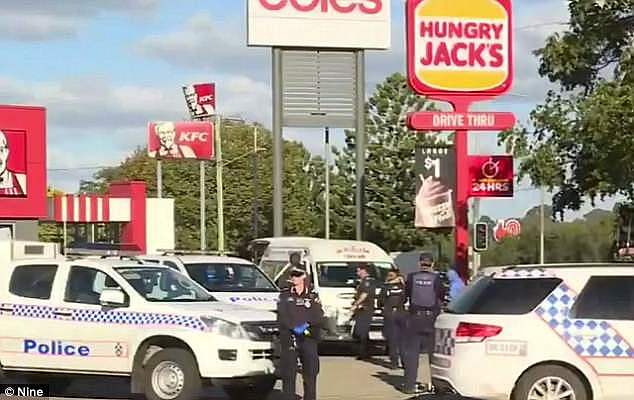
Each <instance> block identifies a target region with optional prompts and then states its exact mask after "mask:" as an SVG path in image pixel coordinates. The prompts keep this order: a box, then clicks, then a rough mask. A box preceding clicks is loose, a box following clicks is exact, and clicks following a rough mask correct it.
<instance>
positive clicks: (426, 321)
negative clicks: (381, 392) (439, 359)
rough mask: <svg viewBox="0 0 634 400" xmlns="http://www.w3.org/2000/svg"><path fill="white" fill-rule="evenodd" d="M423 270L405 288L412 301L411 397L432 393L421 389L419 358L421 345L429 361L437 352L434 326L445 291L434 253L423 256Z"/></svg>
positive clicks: (408, 359)
mask: <svg viewBox="0 0 634 400" xmlns="http://www.w3.org/2000/svg"><path fill="white" fill-rule="evenodd" d="M419 266H420V271H418V272H414V273H411V274H409V276H408V277H407V283H406V285H405V296H406V298H407V300H408V302H409V313H408V314H409V315H408V317H407V326H406V333H405V336H406V337H405V360H404V361H405V386H404V388H403V389H404V391H405V393H407V394H416V393H420V392H422V391H426V390H427V391H430V390H431V382H426V386H427V388H425V389H426V390H425V389H422V388H420V387H419V386H417V382H416V378H417V376H418V366H419V355H420V353H421V346H422V347H423V348H424V352H425V353H427V354H428V356H429V361H431V355H432V354H433V352H434V334H435V332H434V323H435V322H436V318H437V317H438V314H440V310H441V305H442V300H443V296H444V293H443V288H442V282H441V279H440V276H439V275H438V274H437V273H436V272H434V270H433V268H434V260H433V257H432V255H431V254H429V253H422V254H421V255H420V257H419Z"/></svg>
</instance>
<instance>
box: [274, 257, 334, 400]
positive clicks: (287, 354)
mask: <svg viewBox="0 0 634 400" xmlns="http://www.w3.org/2000/svg"><path fill="white" fill-rule="evenodd" d="M289 276H290V278H289V279H290V283H291V286H290V287H289V288H286V289H284V290H283V291H282V293H281V294H280V300H279V303H278V307H277V320H278V322H279V324H280V345H281V354H280V358H281V360H280V361H281V365H280V367H281V374H282V383H283V387H282V391H283V393H284V397H285V399H288V400H291V399H292V400H294V399H295V381H296V377H297V360H298V358H299V360H300V362H301V364H302V377H303V382H304V399H305V400H316V398H317V375H318V374H319V355H318V353H317V345H318V342H319V340H320V334H321V332H320V331H321V328H322V325H323V319H324V311H323V309H322V306H321V301H320V300H319V297H318V296H317V294H316V293H315V292H313V291H312V290H310V287H309V283H308V280H307V274H306V270H305V269H302V268H297V267H292V268H291V270H290V273H289Z"/></svg>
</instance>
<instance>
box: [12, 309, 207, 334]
mask: <svg viewBox="0 0 634 400" xmlns="http://www.w3.org/2000/svg"><path fill="white" fill-rule="evenodd" d="M3 307H4V308H12V310H13V311H11V312H8V311H4V312H3V314H4V315H11V316H14V317H23V318H37V319H54V320H62V321H74V322H89V323H98V324H114V325H133V326H157V325H170V326H174V327H181V328H186V329H194V330H200V331H202V330H205V324H204V323H203V322H202V321H201V320H200V318H196V317H190V316H185V315H173V314H157V313H138V312H126V311H102V310H91V309H70V308H65V309H59V308H55V307H48V306H35V305H23V304H11V305H9V304H4V305H3ZM56 311H63V312H65V313H70V316H64V315H58V314H55V312H56Z"/></svg>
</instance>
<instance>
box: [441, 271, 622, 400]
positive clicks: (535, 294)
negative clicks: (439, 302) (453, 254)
mask: <svg viewBox="0 0 634 400" xmlns="http://www.w3.org/2000/svg"><path fill="white" fill-rule="evenodd" d="M432 377H433V381H434V384H435V386H436V388H437V389H439V391H444V390H449V391H453V392H457V393H459V394H460V395H462V396H467V397H475V398H479V399H486V400H493V399H500V400H501V399H504V400H508V399H512V400H590V399H592V400H626V399H634V265H631V264H630V265H625V264H574V265H543V266H520V267H509V268H505V269H503V270H501V271H499V272H495V273H492V274H491V275H488V276H487V275H485V276H482V277H480V278H479V279H477V280H476V281H475V282H474V283H473V284H471V285H470V286H469V287H468V289H467V290H466V291H465V292H464V293H463V294H462V295H461V296H460V297H458V298H457V299H456V300H455V301H454V302H452V303H451V304H450V305H449V308H448V311H447V313H444V314H442V315H441V316H439V318H438V320H437V322H436V343H435V352H434V355H433V357H432Z"/></svg>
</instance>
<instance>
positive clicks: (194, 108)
mask: <svg viewBox="0 0 634 400" xmlns="http://www.w3.org/2000/svg"><path fill="white" fill-rule="evenodd" d="M183 94H184V95H185V101H186V102H187V109H188V110H189V115H191V117H192V118H193V119H196V118H209V117H211V116H213V115H214V114H215V113H216V85H214V84H213V83H200V84H195V85H189V86H183Z"/></svg>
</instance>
